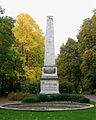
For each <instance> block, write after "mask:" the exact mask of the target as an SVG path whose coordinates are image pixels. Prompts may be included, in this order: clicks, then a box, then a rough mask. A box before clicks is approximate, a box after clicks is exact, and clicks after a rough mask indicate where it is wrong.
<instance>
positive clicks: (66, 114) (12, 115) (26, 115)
mask: <svg viewBox="0 0 96 120" xmlns="http://www.w3.org/2000/svg"><path fill="white" fill-rule="evenodd" d="M85 96H86V97H88V98H90V99H91V100H93V101H94V102H92V103H93V104H94V105H95V107H94V108H91V109H86V110H73V111H72V110H70V111H60V112H32V111H13V110H3V109H0V120H96V102H95V101H96V96H95V95H85ZM5 103H13V101H9V100H8V98H5V97H2V98H0V104H5Z"/></svg>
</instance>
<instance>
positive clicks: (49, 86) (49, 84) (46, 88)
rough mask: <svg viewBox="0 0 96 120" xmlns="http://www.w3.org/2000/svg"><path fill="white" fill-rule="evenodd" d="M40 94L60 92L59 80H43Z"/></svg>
mask: <svg viewBox="0 0 96 120" xmlns="http://www.w3.org/2000/svg"><path fill="white" fill-rule="evenodd" d="M40 94H59V81H58V80H41V92H40Z"/></svg>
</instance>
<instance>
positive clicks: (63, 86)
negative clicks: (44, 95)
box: [59, 81, 74, 93]
mask: <svg viewBox="0 0 96 120" xmlns="http://www.w3.org/2000/svg"><path fill="white" fill-rule="evenodd" d="M73 90H74V86H73V84H72V83H70V82H67V81H64V82H60V90H59V91H60V93H72V92H73Z"/></svg>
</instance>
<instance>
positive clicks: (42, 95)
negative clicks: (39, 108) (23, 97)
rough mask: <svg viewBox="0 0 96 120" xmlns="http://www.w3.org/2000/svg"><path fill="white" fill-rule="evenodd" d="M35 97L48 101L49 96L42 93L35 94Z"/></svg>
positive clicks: (41, 100)
mask: <svg viewBox="0 0 96 120" xmlns="http://www.w3.org/2000/svg"><path fill="white" fill-rule="evenodd" d="M37 98H38V99H39V101H40V102H46V101H49V96H48V95H46V94H45V95H44V94H40V95H38V96H37Z"/></svg>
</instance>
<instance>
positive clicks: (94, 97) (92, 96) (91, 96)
mask: <svg viewBox="0 0 96 120" xmlns="http://www.w3.org/2000/svg"><path fill="white" fill-rule="evenodd" d="M84 96H85V97H86V98H89V99H90V100H92V101H96V95H84Z"/></svg>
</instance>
